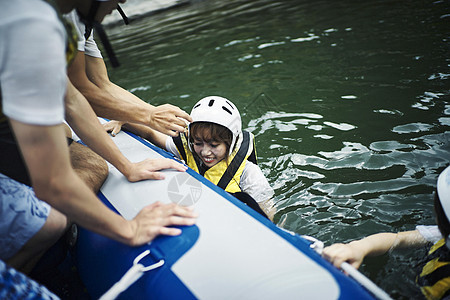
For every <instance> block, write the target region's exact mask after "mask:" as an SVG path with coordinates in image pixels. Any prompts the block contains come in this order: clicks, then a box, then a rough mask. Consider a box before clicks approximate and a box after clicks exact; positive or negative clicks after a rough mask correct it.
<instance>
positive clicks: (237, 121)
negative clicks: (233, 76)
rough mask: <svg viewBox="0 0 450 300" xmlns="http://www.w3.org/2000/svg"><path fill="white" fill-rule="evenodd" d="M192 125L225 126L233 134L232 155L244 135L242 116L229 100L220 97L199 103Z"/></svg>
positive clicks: (202, 100) (194, 109) (192, 113)
mask: <svg viewBox="0 0 450 300" xmlns="http://www.w3.org/2000/svg"><path fill="white" fill-rule="evenodd" d="M191 117H192V120H193V121H192V123H195V122H210V123H215V124H219V125H222V126H224V127H225V128H227V129H229V130H230V131H231V133H232V134H233V140H232V142H231V145H230V154H231V152H232V151H233V149H234V146H235V145H236V142H237V141H238V139H239V135H240V134H241V133H242V121H241V114H240V113H239V110H238V109H237V107H236V106H235V105H234V104H233V103H232V102H231V101H230V100H228V99H226V98H223V97H220V96H208V97H205V98H203V99H201V100H200V101H198V102H197V103H196V104H195V105H194V107H193V108H192V111H191Z"/></svg>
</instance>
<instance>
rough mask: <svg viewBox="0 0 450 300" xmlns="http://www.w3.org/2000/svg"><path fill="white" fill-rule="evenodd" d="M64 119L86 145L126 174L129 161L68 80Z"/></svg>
mask: <svg viewBox="0 0 450 300" xmlns="http://www.w3.org/2000/svg"><path fill="white" fill-rule="evenodd" d="M66 120H67V122H68V123H69V125H70V126H71V127H72V129H73V130H74V131H75V133H76V134H77V135H78V136H79V137H80V138H81V139H82V140H83V142H84V143H85V144H86V145H88V146H89V147H90V148H91V149H92V150H93V151H94V152H96V153H97V154H99V155H100V156H101V157H103V158H104V159H105V160H107V161H109V162H110V163H111V164H113V165H114V166H115V167H116V168H117V169H118V170H119V171H120V172H121V173H122V174H124V175H125V176H127V175H128V171H129V168H130V164H131V163H130V161H129V160H128V159H127V158H126V157H124V156H123V155H122V153H121V152H120V150H119V149H118V148H117V146H116V145H115V144H114V142H113V141H112V140H111V138H110V137H109V136H108V134H107V133H106V132H105V131H104V129H103V127H102V126H101V124H100V122H99V121H98V119H97V117H96V115H95V113H94V112H93V111H92V108H91V107H90V105H89V104H88V103H87V101H86V100H85V98H84V97H83V95H81V94H80V93H79V92H78V91H77V90H76V89H75V88H74V87H73V85H71V83H70V82H69V84H68V89H67V95H66Z"/></svg>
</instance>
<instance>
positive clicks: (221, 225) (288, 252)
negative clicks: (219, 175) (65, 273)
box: [76, 132, 373, 299]
mask: <svg viewBox="0 0 450 300" xmlns="http://www.w3.org/2000/svg"><path fill="white" fill-rule="evenodd" d="M114 141H115V143H116V144H117V145H118V146H119V148H120V150H121V151H122V152H123V153H124V155H125V156H126V157H128V159H130V160H131V161H135V162H137V161H141V160H143V159H145V158H160V157H172V155H170V154H169V153H167V152H165V151H163V150H161V149H159V148H157V147H155V146H154V145H152V144H150V143H149V142H147V141H145V140H143V139H141V138H139V137H137V136H134V135H133V134H129V133H126V132H121V133H119V134H118V135H117V136H116V137H115V138H114ZM164 172H165V176H166V179H165V180H155V181H150V180H148V181H143V182H136V183H130V182H128V181H127V179H126V178H125V177H124V176H123V175H122V174H121V173H120V172H118V170H117V169H115V168H114V167H112V166H110V174H109V176H108V178H107V180H106V182H105V184H104V185H103V187H102V189H101V192H100V193H99V198H100V199H101V200H102V201H103V202H104V203H105V204H106V205H107V206H108V207H110V208H111V209H112V210H114V211H116V212H117V213H119V214H121V215H122V216H123V217H124V218H126V219H132V218H133V217H134V216H135V215H136V214H137V213H138V212H139V211H140V210H141V209H142V208H143V207H144V206H146V205H148V204H151V203H153V202H155V201H160V202H162V203H171V202H175V203H179V204H181V205H193V206H194V207H195V211H196V212H197V213H198V214H199V218H198V220H197V223H196V225H194V226H188V227H181V228H182V231H183V233H182V234H181V235H180V236H177V237H166V236H160V237H158V238H156V239H155V240H154V241H152V242H151V243H150V244H148V245H144V246H141V247H129V246H126V245H123V244H121V243H118V242H116V241H113V240H111V239H108V238H105V237H103V236H100V235H98V234H95V233H93V232H90V231H87V230H84V229H81V230H80V233H79V239H78V242H77V248H76V256H77V267H78V269H79V273H80V276H81V279H82V281H83V282H84V284H85V286H86V288H87V290H88V293H89V294H90V296H91V297H92V298H93V299H98V298H99V297H101V296H102V295H103V294H104V293H105V292H107V291H108V290H109V289H110V288H111V287H112V286H113V285H114V284H115V283H116V282H118V281H119V280H120V279H121V278H122V276H124V274H125V273H127V271H128V270H129V269H130V268H131V267H132V266H133V262H135V264H136V262H137V260H136V258H137V257H138V256H139V255H140V254H142V253H144V254H143V255H142V256H143V257H139V258H138V260H139V264H141V265H143V266H145V267H148V269H149V270H147V269H145V271H144V272H143V273H142V276H141V277H140V278H139V279H137V280H136V281H135V282H134V283H133V284H131V285H130V286H129V287H127V288H125V290H124V291H123V292H122V293H120V295H119V297H118V298H119V299H276V298H280V299H372V298H373V297H372V295H371V294H370V293H369V292H368V291H367V290H366V289H364V288H363V287H362V286H361V285H360V284H359V283H358V282H356V281H354V280H353V279H351V278H349V277H347V276H346V275H344V274H343V273H342V272H341V271H339V270H337V269H336V268H334V267H333V266H332V265H331V264H330V263H328V262H327V261H325V260H324V259H322V257H321V256H320V255H318V254H317V253H316V252H315V251H314V250H313V249H311V248H310V242H308V241H306V240H304V239H303V238H301V237H299V236H298V235H292V234H290V233H288V232H286V231H284V230H282V229H280V228H278V227H277V226H275V225H274V224H273V223H271V222H270V221H268V220H267V219H265V218H263V217H261V216H260V215H259V214H257V213H256V212H254V211H253V210H252V209H250V208H248V207H247V206H246V205H244V204H242V203H241V202H240V201H239V200H237V199H235V198H234V197H232V196H230V195H229V194H228V193H226V192H224V191H223V190H222V189H220V188H218V187H217V186H215V185H213V184H212V183H211V182H209V181H207V180H206V179H205V178H203V177H202V176H200V175H199V174H197V173H196V172H194V171H193V170H191V169H188V171H187V172H177V171H173V170H166V171H164ZM146 250H150V253H148V251H147V252H145V251H146Z"/></svg>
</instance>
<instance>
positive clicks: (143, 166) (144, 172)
mask: <svg viewBox="0 0 450 300" xmlns="http://www.w3.org/2000/svg"><path fill="white" fill-rule="evenodd" d="M164 169H175V170H177V171H180V172H184V171H186V170H187V167H186V166H185V165H183V164H180V163H178V162H176V161H175V160H173V159H169V158H157V159H150V158H149V159H146V160H143V161H141V162H137V163H131V164H130V166H129V168H128V170H127V171H125V172H124V175H125V176H126V177H127V179H128V181H130V182H135V181H141V180H146V179H164V178H165V177H164V174H163V173H160V172H156V171H160V170H164Z"/></svg>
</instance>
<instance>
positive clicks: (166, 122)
mask: <svg viewBox="0 0 450 300" xmlns="http://www.w3.org/2000/svg"><path fill="white" fill-rule="evenodd" d="M189 122H192V118H191V116H190V115H189V114H188V113H186V112H185V111H183V110H182V109H181V108H179V107H176V106H174V105H171V104H163V105H160V106H156V107H154V109H153V111H152V112H151V114H150V118H149V121H148V126H150V127H151V128H153V129H155V130H157V131H159V132H161V133H164V134H166V135H170V136H173V137H175V136H178V133H179V132H185V130H186V125H187V124H188V123H189Z"/></svg>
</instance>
